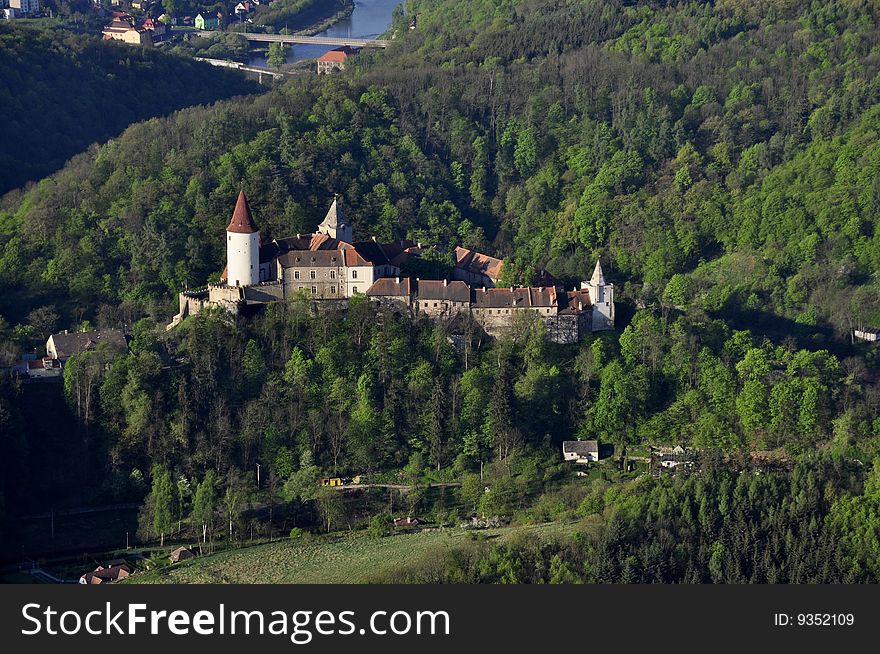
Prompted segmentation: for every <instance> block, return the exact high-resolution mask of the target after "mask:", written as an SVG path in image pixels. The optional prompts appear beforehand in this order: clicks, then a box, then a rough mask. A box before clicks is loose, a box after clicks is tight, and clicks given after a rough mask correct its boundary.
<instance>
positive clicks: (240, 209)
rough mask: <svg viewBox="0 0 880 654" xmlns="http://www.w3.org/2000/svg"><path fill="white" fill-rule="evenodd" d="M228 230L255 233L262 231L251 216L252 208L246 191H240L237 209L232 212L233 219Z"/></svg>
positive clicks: (234, 232)
mask: <svg viewBox="0 0 880 654" xmlns="http://www.w3.org/2000/svg"><path fill="white" fill-rule="evenodd" d="M226 231H227V232H232V233H233V234H253V233H255V232H259V231H260V230H259V229H257V226H256V225H255V224H254V219H253V218H252V217H251V208H250V207H249V206H248V201H247V198H246V197H245V196H244V191H239V193H238V201H237V202H236V203H235V211H233V212H232V220H230V221H229V226H228V227H227V228H226Z"/></svg>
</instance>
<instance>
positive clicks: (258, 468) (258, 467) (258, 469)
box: [257, 463, 260, 490]
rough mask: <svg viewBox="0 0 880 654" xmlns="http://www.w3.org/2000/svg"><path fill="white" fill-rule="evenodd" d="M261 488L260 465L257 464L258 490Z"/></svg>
mask: <svg viewBox="0 0 880 654" xmlns="http://www.w3.org/2000/svg"><path fill="white" fill-rule="evenodd" d="M259 488H260V464H259V463H258V464H257V490H259Z"/></svg>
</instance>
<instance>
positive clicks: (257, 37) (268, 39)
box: [175, 29, 388, 48]
mask: <svg viewBox="0 0 880 654" xmlns="http://www.w3.org/2000/svg"><path fill="white" fill-rule="evenodd" d="M175 31H184V30H175ZM185 31H187V32H190V33H191V34H198V35H199V36H212V35H214V34H218V33H219V32H212V31H208V30H195V29H194V30H185ZM228 33H229V34H238V35H240V36H243V37H244V38H246V39H247V40H248V41H261V42H263V43H290V44H295V43H299V44H311V45H329V46H333V47H339V46H342V45H347V46H351V47H352V48H387V47H388V41H387V40H385V39H355V38H350V37H337V36H299V35H296V34H256V33H251V32H228Z"/></svg>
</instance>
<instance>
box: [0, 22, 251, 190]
mask: <svg viewBox="0 0 880 654" xmlns="http://www.w3.org/2000/svg"><path fill="white" fill-rule="evenodd" d="M255 90H258V87H257V85H256V84H253V83H249V82H247V81H245V80H243V79H242V78H241V76H240V75H237V74H235V73H232V72H230V71H226V70H222V69H217V68H212V67H211V66H207V65H203V64H199V63H197V62H194V61H192V60H191V59H186V58H182V57H170V56H167V55H164V54H161V53H160V52H157V51H155V50H151V49H145V48H131V47H127V46H125V45H123V44H120V43H114V42H111V43H105V42H102V41H101V40H100V39H99V38H97V37H90V36H82V35H76V34H72V33H70V32H68V31H65V30H62V29H57V30H41V29H34V28H30V27H24V26H20V25H18V24H14V25H2V24H0V109H2V111H3V115H4V117H5V119H6V120H5V123H6V125H5V129H4V134H3V139H2V145H0V169H2V170H3V178H2V180H0V194H2V193H4V192H6V191H8V190H10V189H13V188H15V187H17V186H22V185H24V183H25V182H28V181H35V180H38V179H40V178H42V177H45V176H46V175H48V174H50V173H52V172H54V171H56V170H58V169H59V168H61V167H62V166H63V165H64V162H65V161H67V159H69V158H70V157H71V156H73V155H74V154H76V153H78V152H81V151H82V150H84V149H85V148H86V147H87V146H89V145H90V144H92V143H95V142H103V141H106V140H107V139H109V138H110V137H113V136H116V135H118V134H119V133H121V132H122V131H123V130H124V129H125V128H126V127H128V126H129V125H130V124H131V123H133V122H137V121H140V120H144V119H146V118H150V117H153V116H162V115H166V114H169V113H171V112H173V111H175V110H177V109H181V108H183V107H187V106H190V105H194V104H203V103H210V102H214V101H216V100H220V99H224V98H229V97H232V96H235V95H241V94H243V93H252V92H254V91H255Z"/></svg>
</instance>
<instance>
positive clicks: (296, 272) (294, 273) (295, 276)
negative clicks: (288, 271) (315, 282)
mask: <svg viewBox="0 0 880 654" xmlns="http://www.w3.org/2000/svg"><path fill="white" fill-rule="evenodd" d="M293 278H294V279H299V270H294V271H293ZM300 288H302V286H300Z"/></svg>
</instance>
